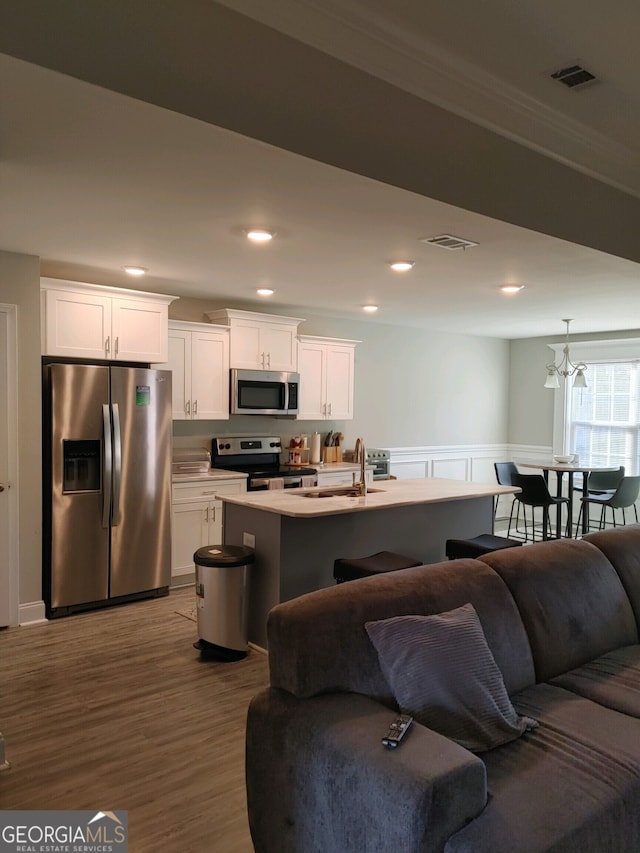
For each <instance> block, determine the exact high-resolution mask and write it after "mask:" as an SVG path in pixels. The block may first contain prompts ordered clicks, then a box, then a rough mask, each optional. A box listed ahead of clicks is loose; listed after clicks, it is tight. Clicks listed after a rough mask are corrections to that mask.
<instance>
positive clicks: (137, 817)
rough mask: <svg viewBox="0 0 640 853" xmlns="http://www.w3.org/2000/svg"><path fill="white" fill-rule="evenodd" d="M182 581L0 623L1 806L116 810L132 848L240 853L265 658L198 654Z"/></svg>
mask: <svg viewBox="0 0 640 853" xmlns="http://www.w3.org/2000/svg"><path fill="white" fill-rule="evenodd" d="M193 603H194V593H193V589H192V588H188V589H179V590H174V591H172V592H171V594H170V595H169V596H168V597H166V598H161V599H155V600H151V601H143V602H136V603H132V604H126V605H121V606H118V607H112V608H107V609H104V610H98V611H93V612H91V613H85V614H80V615H75V616H70V617H68V618H64V619H59V620H53V621H51V622H49V623H47V624H46V625H39V626H33V627H24V628H9V629H5V630H4V631H2V632H0V697H1V698H0V731H1V732H2V734H3V735H4V739H5V742H6V758H7V760H8V761H9V762H10V764H11V768H10V769H9V770H7V771H4V772H1V773H0V809H94V810H98V809H102V810H103V811H104V810H106V809H126V810H128V812H129V850H130V851H132V853H147V851H149V853H150V851H154V853H155V851H158V850H163V851H166V853H188V851H197V852H198V853H249V851H252V850H253V847H252V844H251V839H250V836H249V829H248V824H247V817H246V800H245V787H244V728H245V721H246V709H247V705H248V703H249V699H250V698H251V697H252V696H253V695H254V694H255V693H257V692H258V690H260V689H261V688H262V687H263V686H265V685H266V684H267V683H268V663H267V658H266V656H265V655H263V654H261V653H260V652H256V651H253V650H251V651H250V653H249V656H248V657H247V658H246V659H245V660H242V661H237V662H235V663H218V662H210V661H207V662H204V661H201V659H200V655H199V652H197V651H196V649H194V648H193V645H192V644H193V642H195V641H196V640H197V629H196V623H195V622H192V621H190V620H189V619H186V618H184V617H183V616H180V615H178V614H177V613H175V611H176V610H180V609H184V608H187V607H189V606H191V605H192V604H193Z"/></svg>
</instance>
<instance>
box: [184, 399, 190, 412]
mask: <svg viewBox="0 0 640 853" xmlns="http://www.w3.org/2000/svg"><path fill="white" fill-rule="evenodd" d="M185 409H186V410H187V414H188V415H190V414H191V400H187V404H186V406H185Z"/></svg>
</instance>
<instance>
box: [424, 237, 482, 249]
mask: <svg viewBox="0 0 640 853" xmlns="http://www.w3.org/2000/svg"><path fill="white" fill-rule="evenodd" d="M420 242H421V243H429V244H430V245H431V246H439V247H440V248H441V249H449V250H451V251H453V250H455V249H469V248H471V246H477V245H478V244H477V243H474V242H473V240H464V239H463V238H462V237H454V236H453V234H439V235H438V236H437V237H425V238H424V239H422V240H420Z"/></svg>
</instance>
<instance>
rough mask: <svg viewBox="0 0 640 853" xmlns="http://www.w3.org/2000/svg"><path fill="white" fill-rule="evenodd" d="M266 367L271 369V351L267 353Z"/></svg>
mask: <svg viewBox="0 0 640 853" xmlns="http://www.w3.org/2000/svg"><path fill="white" fill-rule="evenodd" d="M267 367H268V368H269V369H271V353H270V352H268V353H267Z"/></svg>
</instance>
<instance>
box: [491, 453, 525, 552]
mask: <svg viewBox="0 0 640 853" xmlns="http://www.w3.org/2000/svg"><path fill="white" fill-rule="evenodd" d="M493 467H494V469H495V472H496V480H497V481H498V483H499V485H501V486H512V485H513V483H512V482H511V480H512V477H513V475H514V474H517V473H518V469H517V467H516V464H515V462H494V463H493ZM511 497H512V498H513V500H512V502H511V512H510V513H509V528H508V530H507V538H509V535H510V533H511V522H512V519H513V510H514V508H517V512H516V533H517V532H518V519H519V518H520V502H519V501H518V495H512V496H511ZM499 500H500V495H496V500H495V504H494V507H493V518H494V521H495V518H496V516H497V514H498V501H499ZM516 501H517V503H516Z"/></svg>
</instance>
